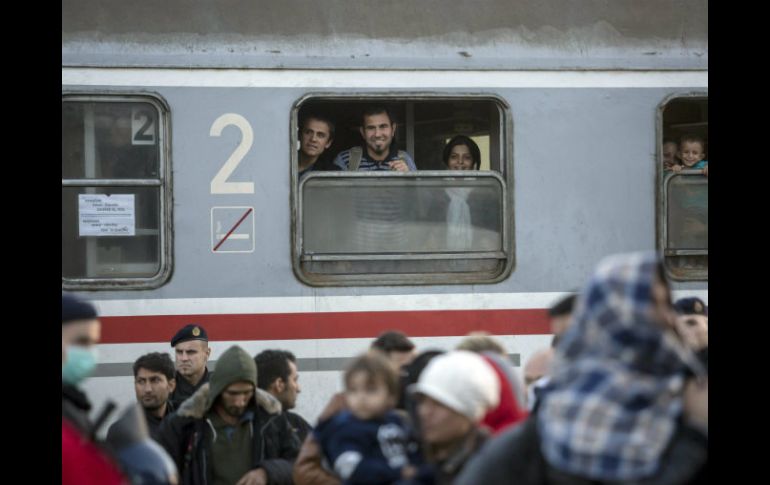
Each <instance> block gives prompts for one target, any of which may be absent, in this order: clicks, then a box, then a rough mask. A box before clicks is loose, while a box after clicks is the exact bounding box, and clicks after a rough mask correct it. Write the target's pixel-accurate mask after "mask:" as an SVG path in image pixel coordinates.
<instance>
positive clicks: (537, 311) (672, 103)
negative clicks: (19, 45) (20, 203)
mask: <svg viewBox="0 0 770 485" xmlns="http://www.w3.org/2000/svg"><path fill="white" fill-rule="evenodd" d="M707 6H708V3H707V2H706V1H693V0H686V1H682V2H667V1H652V2H643V3H640V2H634V1H630V0H623V1H616V2H609V3H608V2H602V1H588V2H580V4H579V5H578V4H575V3H574V2H570V1H569V0H550V1H546V2H522V4H519V3H512V2H505V1H497V0H490V1H486V2H466V3H459V2H451V3H447V2H442V1H439V0H425V1H421V2H413V1H402V0H394V1H391V2H387V3H385V2H369V1H365V2H362V1H355V2H354V1H329V2H308V1H306V0H286V1H284V2H280V3H276V4H271V5H270V6H269V8H268V6H267V5H263V2H250V1H246V0H238V1H234V2H195V3H190V2H184V1H181V0H167V1H165V2H148V1H137V2H128V3H126V2H118V1H114V0H110V1H106V2H104V1H102V2H94V1H90V0H64V1H63V3H62V7H63V18H62V289H63V290H66V291H73V292H75V293H77V294H79V295H81V296H83V297H85V298H87V299H90V300H91V301H94V302H95V303H96V305H97V306H98V309H99V311H100V314H101V315H102V323H103V329H102V344H101V345H100V346H99V350H100V365H99V367H98V369H97V373H96V375H95V377H93V378H91V379H90V380H89V381H87V383H86V384H85V388H86V390H87V391H88V393H89V394H90V396H91V398H92V399H93V400H94V401H95V402H96V403H97V406H95V407H96V408H98V407H99V404H100V403H101V402H104V401H105V400H106V399H108V398H109V399H113V400H115V401H117V402H118V403H119V404H123V405H125V404H127V403H130V402H132V401H133V400H134V390H133V386H132V382H133V378H132V371H131V364H132V363H133V361H134V360H135V359H136V358H137V357H139V356H140V355H142V354H144V353H146V352H150V351H162V352H172V349H171V348H170V346H169V343H168V342H169V340H170V338H171V336H172V335H173V334H174V333H175V332H176V330H177V329H179V328H180V327H182V326H183V325H185V324H187V323H191V322H195V323H199V324H201V325H203V326H204V327H205V328H206V330H207V331H208V334H209V336H210V337H211V339H212V342H211V346H212V347H213V352H212V367H215V365H216V359H217V357H218V355H221V353H222V352H223V351H224V350H225V349H226V348H227V347H228V346H230V345H232V344H234V343H237V344H238V345H241V346H242V347H244V348H245V349H246V350H248V351H249V352H250V353H252V354H256V353H258V352H259V351H260V350H262V349H266V348H283V349H288V350H291V351H292V352H293V353H294V354H295V355H296V356H297V357H298V359H299V368H300V375H301V377H300V383H301V386H302V394H301V395H300V397H299V400H298V409H297V411H298V412H299V413H300V414H302V415H304V416H305V417H306V418H307V419H308V420H310V421H311V422H312V421H314V420H315V418H316V416H317V414H318V413H319V411H320V409H321V407H322V406H323V405H324V404H325V403H326V401H327V400H328V398H329V397H330V396H331V394H332V393H334V392H336V391H337V390H339V389H341V376H340V371H341V369H343V367H344V364H345V362H346V361H347V359H348V358H350V357H351V356H353V355H356V354H357V353H359V352H361V351H363V350H364V349H366V348H367V346H368V345H369V343H370V342H371V339H372V338H374V337H376V336H377V335H378V334H379V333H381V332H382V331H384V330H386V329H400V330H402V331H404V332H406V333H407V334H408V335H410V336H411V337H413V338H414V340H415V342H416V343H417V345H418V346H419V348H420V349H427V348H435V347H438V348H445V349H448V348H451V347H453V346H454V345H455V344H456V343H457V342H458V341H459V340H460V339H461V338H462V336H463V335H466V334H467V333H468V332H471V331H475V330H486V331H489V332H491V333H493V334H494V335H496V336H497V337H499V338H500V339H501V340H502V342H504V344H505V345H506V347H507V349H508V351H509V352H510V354H511V358H512V361H513V362H514V364H515V365H517V366H519V365H522V364H523V363H524V362H525V361H526V359H527V357H528V356H529V355H530V354H532V353H533V352H534V351H535V350H537V349H538V348H540V347H544V346H547V345H549V344H550V340H551V335H550V329H549V323H548V318H547V309H548V307H549V306H550V305H552V304H553V303H554V302H555V301H557V300H558V299H559V298H560V297H562V296H563V295H565V294H567V293H569V292H574V291H577V290H578V289H579V288H580V287H581V286H582V285H583V284H584V283H585V282H586V279H587V278H588V276H589V275H590V273H591V270H592V268H593V267H594V266H595V264H596V263H597V262H598V261H599V260H600V259H601V258H602V257H604V256H605V255H608V254H611V253H617V252H624V251H633V250H642V249H647V250H652V249H656V250H659V251H660V252H661V253H662V254H664V255H665V262H666V268H667V272H668V276H669V277H670V279H671V281H672V283H673V287H674V289H675V296H677V297H681V296H685V295H696V296H700V297H701V298H703V299H704V300H706V301H707V300H708V179H707V177H704V176H703V175H701V174H700V172H697V171H683V172H680V173H677V174H671V173H666V172H664V171H663V170H662V166H661V157H662V144H663V141H664V139H668V138H671V139H677V138H678V137H679V136H681V135H683V134H685V133H694V134H697V135H699V136H701V137H703V138H704V139H705V140H706V142H707V140H708V42H707V35H708V31H707V18H708V14H707ZM375 103H376V104H384V105H386V106H387V107H388V108H389V109H390V110H391V111H392V112H393V113H394V117H395V121H396V122H397V134H396V141H395V142H396V143H397V145H398V148H399V149H402V150H406V151H408V152H409V153H410V154H411V155H412V156H413V158H414V160H415V162H416V164H417V168H418V171H415V172H409V173H391V172H384V173H373V172H321V171H317V172H312V173H311V174H310V175H308V176H306V177H302V178H301V179H300V178H299V177H298V169H297V162H298V155H297V149H298V128H299V123H300V120H301V119H302V117H303V116H304V115H306V114H307V113H310V112H320V113H324V114H325V115H327V116H329V117H330V118H332V119H333V120H334V121H335V123H336V133H335V137H334V143H333V145H332V146H331V147H330V148H329V150H327V152H326V153H325V154H324V156H327V157H333V156H334V155H335V154H336V153H338V152H340V151H342V150H345V149H347V148H350V147H351V146H354V145H357V144H360V142H361V140H360V138H359V136H358V130H357V123H358V117H359V114H360V111H361V110H362V109H363V107H364V106H365V105H368V104H375ZM456 134H466V135H469V136H472V137H473V139H474V140H476V141H477V143H478V144H479V146H480V147H481V151H482V164H481V169H480V170H479V171H474V172H456V171H448V170H446V169H445V168H446V167H444V165H443V163H442V161H441V151H442V149H443V147H444V145H445V144H446V142H447V140H448V139H449V138H451V137H452V136H454V135H456ZM452 191H455V192H458V191H459V192H461V193H465V194H475V196H474V197H470V196H469V197H468V198H467V203H468V204H470V205H471V206H472V207H471V212H474V213H481V214H484V215H485V216H484V221H486V222H484V223H481V222H479V221H478V220H477V221H474V220H473V219H471V220H470V222H466V226H465V228H464V230H466V231H467V232H468V233H469V234H472V238H471V239H470V240H471V241H472V242H470V243H463V244H459V243H457V241H453V240H452V238H451V237H450V234H451V232H450V231H448V225H449V222H448V219H447V217H446V214H447V211H448V204H449V202H447V201H448V199H449V198H448V197H447V194H448V193H449V192H452Z"/></svg>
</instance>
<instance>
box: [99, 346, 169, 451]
mask: <svg viewBox="0 0 770 485" xmlns="http://www.w3.org/2000/svg"><path fill="white" fill-rule="evenodd" d="M175 386H176V380H175V379H174V363H173V362H172V361H171V358H170V357H169V356H168V354H165V353H160V352H150V353H149V354H145V355H143V356H141V357H139V358H138V359H136V362H134V390H135V391H136V400H137V401H138V402H139V404H141V405H142V409H143V410H144V417H145V419H146V421H147V430H148V431H149V433H150V437H151V438H152V439H154V440H155V441H158V435H159V433H160V423H161V421H163V419H164V418H165V417H166V416H168V415H170V414H171V413H172V412H174V405H173V404H172V403H171V401H170V400H169V397H170V395H171V393H172V392H173V391H174V387H175ZM116 424H117V423H114V424H113V425H112V426H110V429H109V431H107V441H111V435H112V433H113V428H114V427H115V426H116Z"/></svg>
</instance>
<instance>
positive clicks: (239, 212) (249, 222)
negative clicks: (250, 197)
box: [211, 207, 254, 253]
mask: <svg viewBox="0 0 770 485" xmlns="http://www.w3.org/2000/svg"><path fill="white" fill-rule="evenodd" d="M211 251H212V252H214V253H253V252H254V208H253V207H212V208H211Z"/></svg>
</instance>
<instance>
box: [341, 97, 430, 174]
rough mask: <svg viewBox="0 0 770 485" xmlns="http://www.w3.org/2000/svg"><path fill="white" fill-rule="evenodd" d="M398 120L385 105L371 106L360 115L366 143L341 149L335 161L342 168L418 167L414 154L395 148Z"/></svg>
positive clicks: (366, 169) (402, 170)
mask: <svg viewBox="0 0 770 485" xmlns="http://www.w3.org/2000/svg"><path fill="white" fill-rule="evenodd" d="M396 128H397V125H396V122H395V120H394V119H393V116H392V115H391V113H390V111H389V110H388V109H387V108H386V107H385V106H370V107H368V108H366V109H365V110H364V112H363V115H362V117H361V126H360V127H359V131H360V133H361V137H362V138H363V140H364V143H363V145H362V146H360V147H353V148H351V149H349V150H345V151H343V152H340V153H339V154H338V155H337V157H336V158H335V159H334V164H335V165H337V166H338V167H340V169H342V170H351V171H356V170H361V171H386V170H395V171H398V172H408V171H410V170H417V166H415V164H414V160H412V157H411V156H410V155H409V154H408V153H407V152H406V151H403V150H398V149H397V148H396V145H395V143H393V141H394V137H395V134H396Z"/></svg>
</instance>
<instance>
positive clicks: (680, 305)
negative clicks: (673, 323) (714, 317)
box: [674, 296, 709, 317]
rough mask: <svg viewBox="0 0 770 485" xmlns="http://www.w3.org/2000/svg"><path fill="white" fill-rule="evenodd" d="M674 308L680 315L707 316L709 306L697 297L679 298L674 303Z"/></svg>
mask: <svg viewBox="0 0 770 485" xmlns="http://www.w3.org/2000/svg"><path fill="white" fill-rule="evenodd" d="M674 309H675V310H676V312H677V313H678V314H680V315H703V316H705V317H707V316H709V307H707V306H706V304H705V303H703V300H701V299H700V298H698V297H694V296H693V297H689V298H680V299H679V300H677V301H676V303H674Z"/></svg>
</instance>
